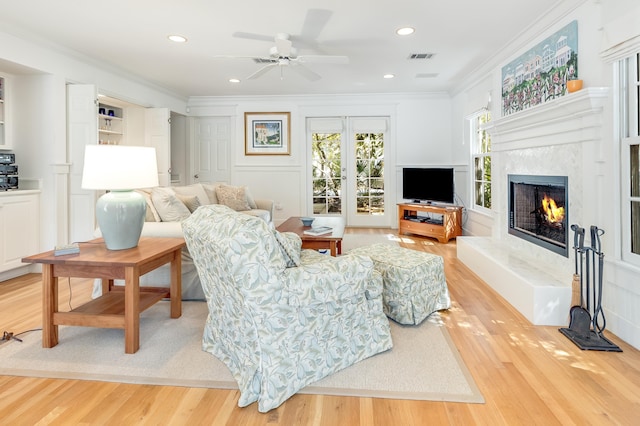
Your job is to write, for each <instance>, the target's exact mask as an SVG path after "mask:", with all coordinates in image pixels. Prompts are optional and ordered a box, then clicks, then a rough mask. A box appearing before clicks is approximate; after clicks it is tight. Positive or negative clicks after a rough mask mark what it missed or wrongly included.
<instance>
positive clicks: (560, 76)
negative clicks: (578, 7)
mask: <svg viewBox="0 0 640 426" xmlns="http://www.w3.org/2000/svg"><path fill="white" fill-rule="evenodd" d="M577 78H578V21H571V22H570V23H569V24H567V25H565V26H564V27H562V28H561V29H559V30H558V31H556V32H555V33H553V34H552V35H550V36H549V37H547V38H546V39H544V40H542V41H541V42H539V43H538V44H537V45H535V46H534V47H532V48H530V49H529V50H527V51H526V52H525V53H523V54H522V55H520V56H519V57H518V58H516V59H515V60H513V61H511V62H510V63H508V64H507V65H505V66H504V67H503V68H502V116H503V117H504V116H507V115H510V114H513V113H516V112H520V111H524V110H526V109H529V108H532V107H535V106H538V105H541V104H544V103H546V102H549V101H552V100H554V99H557V98H559V97H562V96H565V95H566V94H567V81H568V80H575V79H577Z"/></svg>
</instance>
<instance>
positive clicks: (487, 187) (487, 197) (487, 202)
mask: <svg viewBox="0 0 640 426" xmlns="http://www.w3.org/2000/svg"><path fill="white" fill-rule="evenodd" d="M484 206H485V207H486V208H488V209H490V208H491V184H490V183H485V184H484Z"/></svg>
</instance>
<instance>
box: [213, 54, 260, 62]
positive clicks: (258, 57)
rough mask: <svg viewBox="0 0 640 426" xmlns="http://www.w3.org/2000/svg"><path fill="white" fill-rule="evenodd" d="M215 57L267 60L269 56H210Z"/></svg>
mask: <svg viewBox="0 0 640 426" xmlns="http://www.w3.org/2000/svg"><path fill="white" fill-rule="evenodd" d="M210 57H211V58H213V59H252V60H254V61H256V62H261V61H266V60H268V58H262V57H260V56H239V55H213V56H210Z"/></svg>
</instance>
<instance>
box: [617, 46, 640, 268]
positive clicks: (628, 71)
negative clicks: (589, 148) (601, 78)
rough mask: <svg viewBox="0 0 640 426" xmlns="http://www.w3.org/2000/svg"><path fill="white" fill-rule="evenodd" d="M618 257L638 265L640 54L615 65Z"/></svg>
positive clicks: (639, 246) (639, 244) (639, 217)
mask: <svg viewBox="0 0 640 426" xmlns="http://www.w3.org/2000/svg"><path fill="white" fill-rule="evenodd" d="M617 68H618V81H617V83H618V84H617V88H618V91H617V95H618V105H619V111H620V116H619V129H618V130H619V134H620V147H621V155H620V158H621V163H622V164H621V167H620V170H621V171H622V176H621V182H622V188H621V189H622V196H621V203H622V206H621V212H622V215H621V216H622V240H623V241H622V244H623V252H622V256H623V259H624V260H625V261H629V262H631V263H634V264H636V265H640V53H638V54H636V55H634V56H631V57H629V58H626V59H623V60H621V61H620V62H618V66H617Z"/></svg>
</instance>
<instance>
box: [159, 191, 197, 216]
mask: <svg viewBox="0 0 640 426" xmlns="http://www.w3.org/2000/svg"><path fill="white" fill-rule="evenodd" d="M151 200H152V201H153V205H154V206H155V208H156V210H157V211H158V215H160V219H162V221H163V222H180V221H182V220H184V219H186V218H188V217H189V216H191V212H190V211H189V209H188V208H187V206H185V205H184V203H183V202H182V201H180V200H179V199H178V197H177V196H176V193H175V192H174V191H173V189H171V188H166V187H157V188H153V189H152V190H151Z"/></svg>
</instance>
